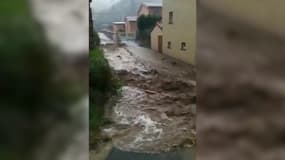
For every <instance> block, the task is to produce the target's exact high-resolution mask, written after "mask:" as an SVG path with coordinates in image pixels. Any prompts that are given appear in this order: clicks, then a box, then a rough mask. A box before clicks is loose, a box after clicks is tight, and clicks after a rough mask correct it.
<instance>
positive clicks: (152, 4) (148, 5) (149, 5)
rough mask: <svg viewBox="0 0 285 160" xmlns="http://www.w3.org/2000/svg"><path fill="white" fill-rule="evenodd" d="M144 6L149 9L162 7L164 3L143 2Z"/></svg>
mask: <svg viewBox="0 0 285 160" xmlns="http://www.w3.org/2000/svg"><path fill="white" fill-rule="evenodd" d="M142 4H143V5H145V6H147V7H162V2H161V3H160V2H143V3H142Z"/></svg>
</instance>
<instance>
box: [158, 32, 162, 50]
mask: <svg viewBox="0 0 285 160" xmlns="http://www.w3.org/2000/svg"><path fill="white" fill-rule="evenodd" d="M158 52H159V53H162V36H158Z"/></svg>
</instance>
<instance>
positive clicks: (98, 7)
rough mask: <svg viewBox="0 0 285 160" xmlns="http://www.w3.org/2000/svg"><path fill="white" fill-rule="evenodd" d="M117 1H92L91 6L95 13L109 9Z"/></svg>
mask: <svg viewBox="0 0 285 160" xmlns="http://www.w3.org/2000/svg"><path fill="white" fill-rule="evenodd" d="M117 1H119V0H93V2H92V4H91V6H92V8H93V9H94V11H95V12H98V11H102V10H104V9H107V8H109V7H111V6H112V4H114V3H115V2H117Z"/></svg>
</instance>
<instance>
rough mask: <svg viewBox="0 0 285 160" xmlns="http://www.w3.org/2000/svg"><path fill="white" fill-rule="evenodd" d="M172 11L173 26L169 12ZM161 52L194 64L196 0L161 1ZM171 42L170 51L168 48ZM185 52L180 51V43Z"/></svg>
mask: <svg viewBox="0 0 285 160" xmlns="http://www.w3.org/2000/svg"><path fill="white" fill-rule="evenodd" d="M170 11H173V24H169V18H168V17H169V12H170ZM162 23H163V52H164V53H165V54H167V55H169V56H172V57H175V58H177V59H180V60H182V61H185V62H186V63H190V64H195V54H196V53H195V52H196V0H175V1H173V0H164V1H163V20H162ZM168 41H170V42H171V49H169V48H168ZM182 42H185V43H186V50H185V51H183V50H181V43H182Z"/></svg>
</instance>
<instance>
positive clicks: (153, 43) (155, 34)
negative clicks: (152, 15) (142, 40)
mask: <svg viewBox="0 0 285 160" xmlns="http://www.w3.org/2000/svg"><path fill="white" fill-rule="evenodd" d="M158 36H162V30H161V29H160V28H159V27H158V26H156V27H155V28H154V29H153V31H152V32H151V40H150V42H151V49H153V50H155V51H157V52H158Z"/></svg>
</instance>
